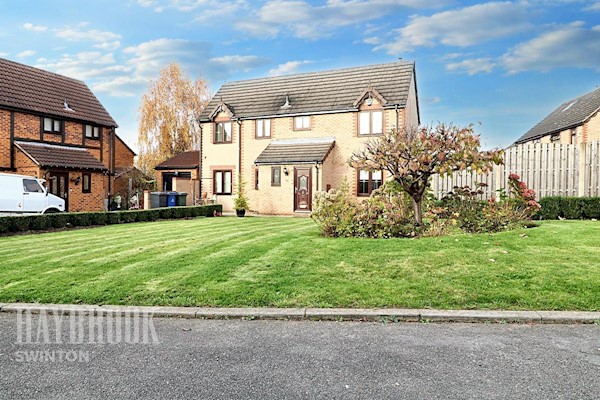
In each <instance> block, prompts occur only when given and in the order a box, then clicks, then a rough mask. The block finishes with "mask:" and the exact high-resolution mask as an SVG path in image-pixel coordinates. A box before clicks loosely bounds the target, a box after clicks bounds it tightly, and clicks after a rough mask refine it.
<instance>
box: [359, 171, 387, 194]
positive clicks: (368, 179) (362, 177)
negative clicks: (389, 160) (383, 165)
mask: <svg viewBox="0 0 600 400" xmlns="http://www.w3.org/2000/svg"><path fill="white" fill-rule="evenodd" d="M382 183H383V173H382V172H381V171H372V172H371V171H365V170H362V169H361V170H359V171H358V191H357V192H358V195H359V196H370V195H371V193H373V190H375V189H379V187H380V186H381V184H382Z"/></svg>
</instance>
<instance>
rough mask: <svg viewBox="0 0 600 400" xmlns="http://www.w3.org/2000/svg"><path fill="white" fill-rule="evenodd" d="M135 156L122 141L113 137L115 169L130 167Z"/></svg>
mask: <svg viewBox="0 0 600 400" xmlns="http://www.w3.org/2000/svg"><path fill="white" fill-rule="evenodd" d="M134 157H135V154H134V153H133V151H131V149H130V148H129V147H127V145H126V144H125V142H123V140H122V139H121V138H120V137H118V136H116V137H115V168H122V167H130V166H132V165H133V159H134Z"/></svg>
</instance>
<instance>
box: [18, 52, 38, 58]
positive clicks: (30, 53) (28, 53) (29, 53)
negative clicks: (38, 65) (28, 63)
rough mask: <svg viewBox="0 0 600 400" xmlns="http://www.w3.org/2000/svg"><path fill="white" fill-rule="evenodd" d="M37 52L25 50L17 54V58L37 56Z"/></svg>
mask: <svg viewBox="0 0 600 400" xmlns="http://www.w3.org/2000/svg"><path fill="white" fill-rule="evenodd" d="M36 53H37V51H35V50H25V51H22V52H20V53H18V54H17V58H27V57H31V56H33V55H35V54H36Z"/></svg>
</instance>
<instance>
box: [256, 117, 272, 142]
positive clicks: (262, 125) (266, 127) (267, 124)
mask: <svg viewBox="0 0 600 400" xmlns="http://www.w3.org/2000/svg"><path fill="white" fill-rule="evenodd" d="M270 137H271V120H270V119H257V120H256V138H257V139H262V138H270Z"/></svg>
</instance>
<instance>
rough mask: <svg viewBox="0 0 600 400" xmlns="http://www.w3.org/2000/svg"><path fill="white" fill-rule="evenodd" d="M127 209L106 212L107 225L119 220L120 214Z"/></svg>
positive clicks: (116, 222)
mask: <svg viewBox="0 0 600 400" xmlns="http://www.w3.org/2000/svg"><path fill="white" fill-rule="evenodd" d="M126 212H127V211H123V212H108V213H106V223H107V224H108V225H115V224H118V223H120V222H121V216H122V215H123V214H125V213H126Z"/></svg>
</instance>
